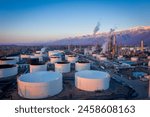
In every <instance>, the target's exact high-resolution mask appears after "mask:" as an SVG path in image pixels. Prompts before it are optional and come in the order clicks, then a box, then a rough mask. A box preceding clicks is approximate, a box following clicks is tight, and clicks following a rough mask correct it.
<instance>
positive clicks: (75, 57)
mask: <svg viewBox="0 0 150 117" xmlns="http://www.w3.org/2000/svg"><path fill="white" fill-rule="evenodd" d="M67 61H68V62H70V63H75V62H77V61H78V56H75V55H69V56H68V57H67Z"/></svg>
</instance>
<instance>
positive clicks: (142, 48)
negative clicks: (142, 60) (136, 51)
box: [141, 40, 144, 52]
mask: <svg viewBox="0 0 150 117" xmlns="http://www.w3.org/2000/svg"><path fill="white" fill-rule="evenodd" d="M143 50H144V41H143V40H142V41H141V51H142V52H143Z"/></svg>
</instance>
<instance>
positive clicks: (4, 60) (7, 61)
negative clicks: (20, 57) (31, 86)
mask: <svg viewBox="0 0 150 117" xmlns="http://www.w3.org/2000/svg"><path fill="white" fill-rule="evenodd" d="M16 63H17V61H16V59H10V58H1V59H0V64H16Z"/></svg>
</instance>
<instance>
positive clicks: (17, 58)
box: [7, 56, 20, 62]
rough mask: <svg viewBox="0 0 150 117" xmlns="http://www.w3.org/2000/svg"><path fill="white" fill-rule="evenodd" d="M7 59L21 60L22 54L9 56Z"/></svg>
mask: <svg viewBox="0 0 150 117" xmlns="http://www.w3.org/2000/svg"><path fill="white" fill-rule="evenodd" d="M7 59H15V60H16V62H19V61H20V56H9V57H7Z"/></svg>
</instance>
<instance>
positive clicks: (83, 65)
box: [75, 61, 91, 71]
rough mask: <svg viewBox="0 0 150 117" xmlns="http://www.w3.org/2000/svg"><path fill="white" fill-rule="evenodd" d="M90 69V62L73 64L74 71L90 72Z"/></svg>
mask: <svg viewBox="0 0 150 117" xmlns="http://www.w3.org/2000/svg"><path fill="white" fill-rule="evenodd" d="M90 67H91V66H90V62H88V61H78V62H76V63H75V69H76V71H82V70H90Z"/></svg>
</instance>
